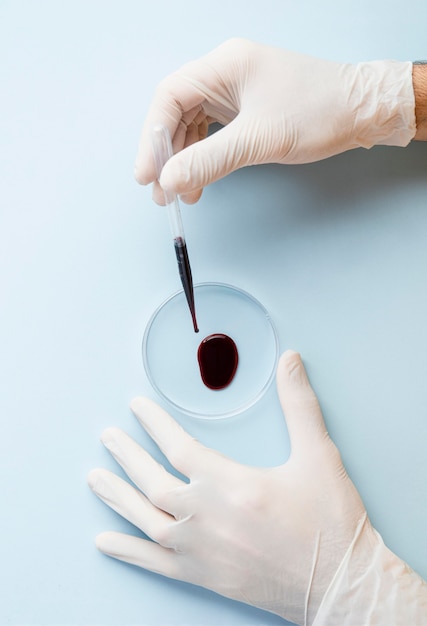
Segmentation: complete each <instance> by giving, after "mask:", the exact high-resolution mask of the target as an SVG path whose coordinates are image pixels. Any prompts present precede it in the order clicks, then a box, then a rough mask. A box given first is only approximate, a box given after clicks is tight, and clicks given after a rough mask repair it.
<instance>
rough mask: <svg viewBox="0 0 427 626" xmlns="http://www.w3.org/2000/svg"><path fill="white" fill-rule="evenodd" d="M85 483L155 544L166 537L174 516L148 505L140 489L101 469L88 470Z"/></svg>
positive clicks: (148, 502)
mask: <svg viewBox="0 0 427 626" xmlns="http://www.w3.org/2000/svg"><path fill="white" fill-rule="evenodd" d="M88 484H89V486H90V488H91V489H92V491H93V492H94V493H95V494H96V495H97V496H98V498H100V499H101V500H102V501H103V502H105V504H107V505H108V506H109V507H110V508H111V509H113V511H116V513H118V514H119V515H121V516H122V517H124V518H125V519H127V520H128V521H129V522H130V523H131V524H133V525H134V526H136V528H139V529H140V530H142V531H143V532H144V533H145V534H146V535H148V536H149V537H151V538H152V539H154V540H155V541H157V542H158V543H162V542H164V541H165V540H166V538H167V537H169V533H168V528H169V527H170V526H171V524H172V523H173V522H175V519H174V518H173V517H172V516H171V515H168V514H167V513H165V512H164V511H161V510H160V509H158V508H157V507H155V506H154V505H153V504H151V502H150V501H149V500H148V499H147V498H146V497H145V496H144V495H143V494H142V493H141V492H140V491H138V490H137V489H135V487H132V485H130V484H129V483H128V482H126V481H125V480H123V479H121V478H119V476H116V474H113V472H109V471H108V470H105V469H95V470H92V471H91V472H90V474H89V476H88ZM162 545H164V543H163V544H162ZM166 547H173V546H166Z"/></svg>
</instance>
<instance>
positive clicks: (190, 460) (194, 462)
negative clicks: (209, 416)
mask: <svg viewBox="0 0 427 626" xmlns="http://www.w3.org/2000/svg"><path fill="white" fill-rule="evenodd" d="M130 406H131V409H132V411H133V413H134V414H135V416H136V418H137V419H138V421H139V423H140V424H141V426H142V427H143V428H144V429H145V430H146V431H147V433H148V434H149V435H150V437H151V438H152V439H153V440H154V441H155V442H156V444H157V445H158V446H159V448H160V450H161V451H162V452H163V453H164V454H165V456H166V457H167V458H168V459H169V461H170V462H171V463H172V465H173V466H174V467H175V468H176V469H177V470H178V471H179V472H181V473H182V474H184V476H187V477H189V478H190V477H191V476H192V474H193V473H194V472H199V471H201V469H202V468H204V467H205V466H206V464H207V461H208V459H209V458H210V456H211V455H210V452H211V451H210V450H209V449H208V448H206V447H205V446H203V445H202V444H201V443H199V442H198V441H197V440H196V439H194V438H193V437H191V435H189V434H188V433H187V432H185V430H184V429H183V428H182V426H180V425H179V424H178V422H176V421H175V420H174V419H173V418H172V417H171V416H170V415H169V414H168V413H167V412H166V411H164V410H163V409H162V408H161V407H160V406H159V405H158V404H156V403H155V402H153V401H152V400H150V399H149V398H135V399H134V400H132V402H131V405H130Z"/></svg>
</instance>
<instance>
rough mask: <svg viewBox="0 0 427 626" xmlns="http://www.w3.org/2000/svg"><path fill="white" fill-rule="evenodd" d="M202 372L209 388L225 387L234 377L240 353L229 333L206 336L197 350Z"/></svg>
mask: <svg viewBox="0 0 427 626" xmlns="http://www.w3.org/2000/svg"><path fill="white" fill-rule="evenodd" d="M197 359H198V361H199V367H200V374H201V376H202V380H203V382H204V383H205V385H206V387H209V389H224V387H227V386H228V385H229V384H230V383H231V381H232V380H233V378H234V375H235V373H236V369H237V364H238V362H239V355H238V352H237V347H236V344H235V343H234V341H233V340H232V339H231V337H229V336H228V335H223V334H222V333H216V334H214V335H209V336H208V337H205V338H204V339H203V341H202V342H201V344H200V345H199V349H198V351H197Z"/></svg>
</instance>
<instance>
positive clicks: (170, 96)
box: [135, 74, 205, 185]
mask: <svg viewBox="0 0 427 626" xmlns="http://www.w3.org/2000/svg"><path fill="white" fill-rule="evenodd" d="M204 99H205V96H204V94H203V93H202V92H201V91H200V90H199V89H197V88H195V87H194V86H193V85H192V84H191V82H189V81H187V80H186V79H185V78H182V77H180V76H178V75H177V74H172V75H171V76H169V77H167V78H166V79H164V80H163V81H162V82H161V83H160V84H159V86H158V87H157V89H156V93H155V95H154V98H153V101H152V103H151V105H150V108H149V110H148V113H147V116H146V119H145V122H144V126H143V129H142V133H141V139H140V142H139V147H138V153H137V157H136V162H135V177H136V179H137V180H138V182H139V183H141V184H142V185H147V184H148V183H151V182H153V181H154V180H155V179H156V170H155V165H154V160H153V156H152V149H151V131H152V128H153V126H155V125H156V124H161V125H162V126H166V128H167V129H168V130H169V133H170V136H171V138H172V143H173V148H174V153H176V152H179V151H180V150H182V148H183V147H184V144H185V140H186V130H187V125H188V124H189V123H191V121H192V120H193V119H194V118H195V117H196V115H197V113H198V112H199V110H200V105H201V104H202V102H203V101H204Z"/></svg>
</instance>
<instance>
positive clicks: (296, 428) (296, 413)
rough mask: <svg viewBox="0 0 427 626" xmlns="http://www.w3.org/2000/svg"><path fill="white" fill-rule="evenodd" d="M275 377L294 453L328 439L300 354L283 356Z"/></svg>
mask: <svg viewBox="0 0 427 626" xmlns="http://www.w3.org/2000/svg"><path fill="white" fill-rule="evenodd" d="M276 378H277V390H278V394H279V399H280V403H281V406H282V409H283V413H284V415H285V418H286V424H287V426H288V431H289V437H290V440H291V448H292V452H295V451H299V450H304V449H310V448H311V449H313V446H316V445H318V444H319V443H320V442H324V441H325V440H326V439H328V432H327V430H326V426H325V422H324V420H323V416H322V412H321V410H320V406H319V402H318V400H317V397H316V394H315V393H314V391H313V389H312V388H311V385H310V382H309V380H308V378H307V374H306V371H305V368H304V365H303V362H302V360H301V357H300V355H299V354H298V353H297V352H294V351H293V350H287V351H286V352H284V353H283V354H282V356H281V357H280V360H279V364H278V367H277V377H276Z"/></svg>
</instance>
